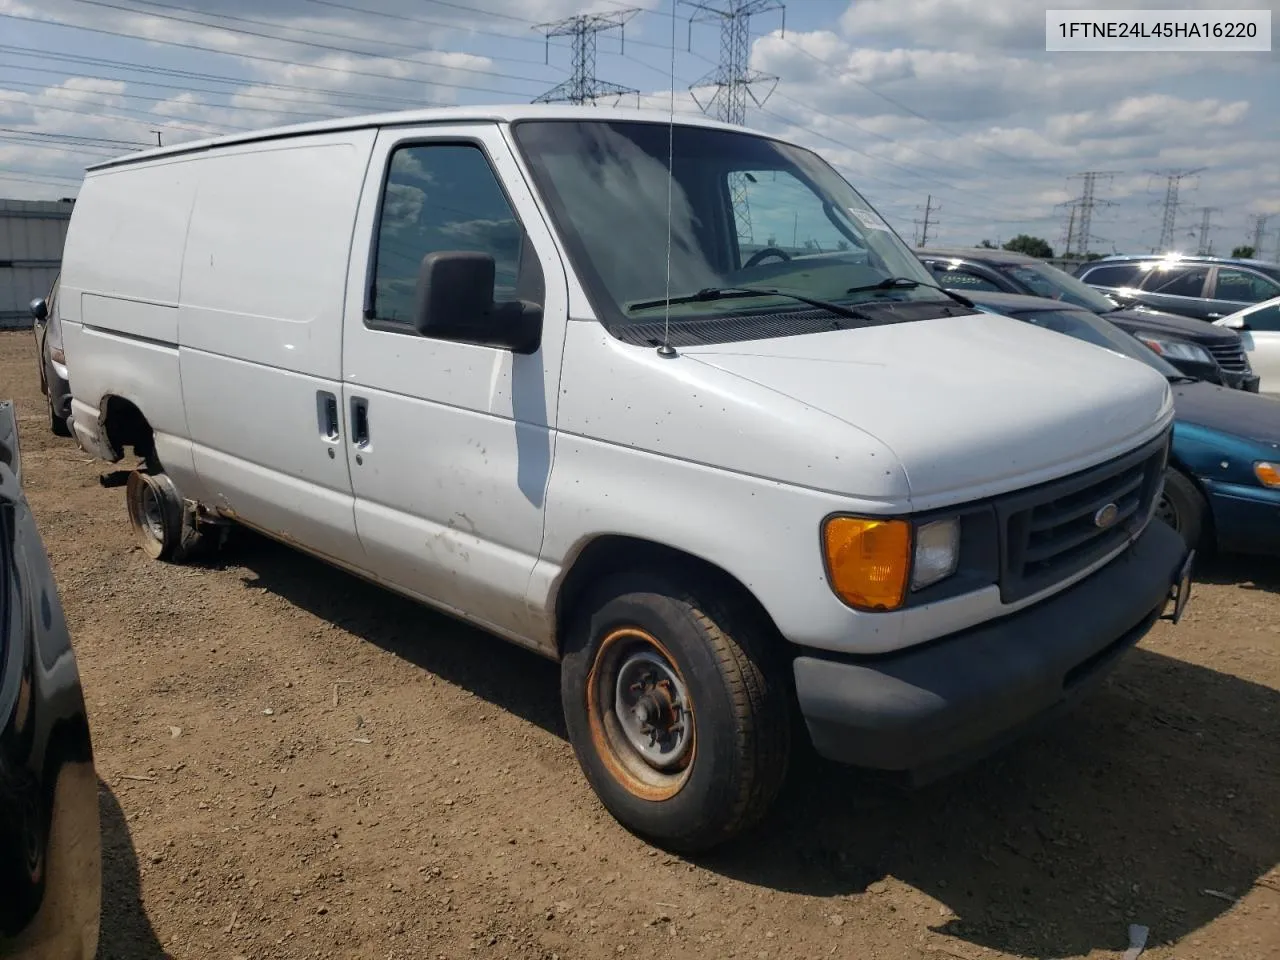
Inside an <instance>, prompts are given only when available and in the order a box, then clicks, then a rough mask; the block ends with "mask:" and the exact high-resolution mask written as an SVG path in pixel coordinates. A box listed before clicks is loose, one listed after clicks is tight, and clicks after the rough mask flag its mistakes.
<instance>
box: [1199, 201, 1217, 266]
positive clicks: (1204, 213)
mask: <svg viewBox="0 0 1280 960" xmlns="http://www.w3.org/2000/svg"><path fill="white" fill-rule="evenodd" d="M1217 210H1218V208H1217V207H1201V208H1200V243H1199V246H1198V247H1197V249H1196V252H1197V253H1199V254H1200V255H1202V256H1208V254H1209V252H1210V251H1211V250H1212V249H1213V241H1211V240H1210V239H1209V231H1210V229H1212V224H1211V221H1212V219H1213V215H1214V213H1216V212H1217Z"/></svg>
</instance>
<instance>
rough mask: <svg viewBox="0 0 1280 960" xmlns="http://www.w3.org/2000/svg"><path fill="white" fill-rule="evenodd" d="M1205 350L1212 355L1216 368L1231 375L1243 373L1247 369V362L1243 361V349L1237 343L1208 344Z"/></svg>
mask: <svg viewBox="0 0 1280 960" xmlns="http://www.w3.org/2000/svg"><path fill="white" fill-rule="evenodd" d="M1205 349H1206V350H1208V351H1209V352H1210V353H1211V354H1213V359H1215V360H1217V361H1218V366H1220V367H1222V369H1223V370H1229V371H1231V372H1232V373H1244V372H1245V371H1246V370H1248V369H1249V361H1248V360H1247V359H1245V355H1244V348H1243V347H1242V346H1241V345H1240V344H1239V343H1209V344H1205Z"/></svg>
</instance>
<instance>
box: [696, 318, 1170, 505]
mask: <svg viewBox="0 0 1280 960" xmlns="http://www.w3.org/2000/svg"><path fill="white" fill-rule="evenodd" d="M681 353H682V355H683V356H684V357H686V358H688V359H691V360H694V361H696V362H698V363H700V364H704V365H706V366H708V367H711V368H714V369H716V370H719V371H723V372H724V373H728V374H731V375H733V376H735V377H737V378H740V379H742V380H745V381H749V382H750V383H752V384H755V385H756V386H757V387H760V388H764V389H766V390H769V391H772V392H774V393H777V394H781V395H783V396H785V397H788V398H790V399H791V400H793V401H795V402H797V403H799V404H802V405H804V406H807V407H810V408H814V409H816V410H820V411H823V412H825V413H826V414H827V415H829V416H831V417H834V418H836V419H838V420H840V421H843V422H844V423H846V424H848V425H850V426H852V427H854V428H856V430H858V431H860V432H862V433H865V434H867V435H869V436H870V437H873V438H875V440H877V441H879V443H881V444H883V445H884V446H885V447H886V448H887V449H888V450H889V451H890V452H891V453H892V454H893V456H894V457H895V458H896V459H897V460H898V461H899V463H900V464H901V466H902V469H903V471H904V473H905V478H906V484H907V488H908V490H909V492H910V498H911V502H912V508H913V509H916V510H924V509H929V508H931V507H932V506H942V505H946V504H949V503H954V502H957V501H958V500H961V499H964V500H969V499H978V498H981V497H984V496H991V495H995V494H998V493H1003V492H1006V491H1008V490H1012V489H1017V488H1019V487H1022V486H1027V485H1030V484H1034V483H1039V482H1042V481H1045V480H1049V479H1052V478H1055V477H1058V476H1062V475H1064V474H1067V473H1071V472H1073V471H1075V470H1080V469H1084V468H1086V467H1089V466H1092V465H1093V464H1096V463H1100V462H1103V461H1105V460H1107V459H1109V458H1111V457H1113V456H1117V455H1119V454H1121V453H1123V452H1124V451H1126V450H1128V449H1131V448H1133V447H1134V446H1137V445H1138V444H1140V443H1142V442H1144V441H1146V440H1148V439H1150V438H1151V437H1153V436H1155V435H1156V434H1158V433H1159V432H1160V431H1161V430H1162V429H1164V428H1165V427H1167V426H1168V424H1169V423H1170V422H1171V420H1172V417H1173V401H1172V395H1171V392H1170V389H1169V385H1168V383H1167V382H1166V381H1165V379H1164V378H1163V377H1161V376H1160V375H1159V374H1157V373H1156V372H1155V371H1153V370H1151V369H1150V368H1148V367H1147V366H1146V365H1145V364H1142V363H1139V362H1138V361H1136V360H1133V359H1130V358H1128V357H1124V356H1121V355H1119V354H1117V353H1113V352H1111V351H1109V350H1105V349H1102V348H1100V347H1096V346H1093V345H1091V344H1088V343H1084V342H1082V341H1078V340H1073V339H1071V338H1069V337H1064V336H1062V335H1061V334H1058V333H1054V332H1052V331H1047V330H1041V329H1039V328H1037V327H1035V326H1032V325H1030V324H1026V323H1021V322H1019V321H1017V320H1011V319H1009V318H1007V317H1001V316H996V315H992V314H975V315H971V316H964V317H945V318H939V319H934V320H925V321H917V322H911V323H894V324H886V325H882V326H872V327H863V328H857V329H852V330H841V331H833V332H830V333H820V334H811V335H807V336H796V337H784V338H778V339H771V340H759V341H748V342H741V343H727V344H719V345H715V346H706V347H690V348H685V349H684V350H682V351H681Z"/></svg>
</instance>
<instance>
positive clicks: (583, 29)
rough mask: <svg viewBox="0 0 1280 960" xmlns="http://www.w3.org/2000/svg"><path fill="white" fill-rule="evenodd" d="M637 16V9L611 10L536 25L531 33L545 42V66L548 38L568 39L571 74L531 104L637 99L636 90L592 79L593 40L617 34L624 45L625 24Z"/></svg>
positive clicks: (548, 56) (593, 63) (549, 45)
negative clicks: (629, 96)
mask: <svg viewBox="0 0 1280 960" xmlns="http://www.w3.org/2000/svg"><path fill="white" fill-rule="evenodd" d="M639 12H640V10H639V9H637V8H634V7H633V8H628V9H626V10H615V11H611V12H609V13H584V14H579V15H578V16H576V17H565V18H564V19H563V20H554V21H552V22H550V23H540V24H538V25H537V26H536V27H534V28H533V29H535V30H540V31H542V33H543V35H544V36H545V37H546V38H547V62H548V63H549V62H550V61H551V38H552V37H570V38H571V39H572V44H573V72H572V74H571V75H570V77H569V79H568V80H565V81H564V82H563V83H558V84H556V85H555V86H554V87H552V88H551V89H550V90H548V91H547V92H546V93H544V94H542V96H540V97H537V98H535V99H534V101H533V102H534V103H579V104H585V103H593V102H594V101H595V100H596V99H598V98H599V97H606V96H615V97H622V96H626V95H627V94H636V95H639V92H640V91H638V90H634V89H632V88H631V87H621V86H619V85H618V84H616V83H609V82H608V81H606V80H600V79H598V78H597V77H596V38H597V37H598V36H599V35H600V34H601V33H604V32H605V31H606V30H617V31H618V32H619V34H621V37H622V43H623V44H624V49H625V44H626V34H625V32H624V30H625V27H626V23H627V21H628V20H630V19H631V18H632V17H634V16H635V15H636V14H638V13H639Z"/></svg>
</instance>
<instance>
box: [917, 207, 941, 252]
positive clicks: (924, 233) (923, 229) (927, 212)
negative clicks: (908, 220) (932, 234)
mask: <svg viewBox="0 0 1280 960" xmlns="http://www.w3.org/2000/svg"><path fill="white" fill-rule="evenodd" d="M916 209H917V210H918V209H920V208H919V207H917V208H916ZM941 209H942V208H941V207H939V206H937V205H935V204H934V202H933V194H929V195H928V196H927V197H926V198H925V201H924V219H923V220H915V221H912V222H913V223H915V225H916V226H917V227H919V228H920V231H919V233H918V234H917V236H918V240H919V242H918V243H917V246H921V247H927V246H928V245H929V228H930V227H936V226H937V225H938V222H937V220H935V219H933V216H934V215H935V214H937V212H938V211H939V210H941Z"/></svg>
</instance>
